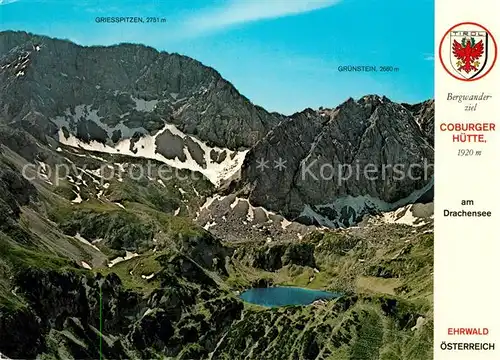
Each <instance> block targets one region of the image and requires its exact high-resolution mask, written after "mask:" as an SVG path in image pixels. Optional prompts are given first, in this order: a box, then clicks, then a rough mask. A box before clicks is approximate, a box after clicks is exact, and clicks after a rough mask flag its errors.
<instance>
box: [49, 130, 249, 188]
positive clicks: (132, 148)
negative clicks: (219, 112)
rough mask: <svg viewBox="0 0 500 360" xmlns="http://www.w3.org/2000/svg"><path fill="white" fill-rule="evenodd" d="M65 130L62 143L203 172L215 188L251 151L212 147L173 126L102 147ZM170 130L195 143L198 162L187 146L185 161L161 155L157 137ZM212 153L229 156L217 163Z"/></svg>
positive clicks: (60, 135) (61, 138)
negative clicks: (135, 138)
mask: <svg viewBox="0 0 500 360" xmlns="http://www.w3.org/2000/svg"><path fill="white" fill-rule="evenodd" d="M65 124H66V123H63V122H59V123H58V125H60V126H62V127H63V126H65ZM62 127H61V128H60V130H59V134H58V135H59V142H60V143H62V144H64V145H67V146H71V147H74V148H81V149H84V150H88V151H96V152H102V153H109V154H121V155H128V156H132V157H140V158H147V159H153V160H158V161H160V162H163V163H165V164H167V165H169V166H171V167H174V168H178V169H186V170H191V171H195V172H200V173H201V174H203V175H204V176H205V177H206V178H207V179H208V180H210V181H211V182H212V183H213V184H214V185H216V186H218V185H219V184H220V183H221V182H222V181H223V180H225V179H227V178H229V177H231V176H232V175H233V174H234V173H235V172H237V171H238V170H239V169H240V168H241V165H242V164H243V161H244V159H245V155H246V153H247V152H248V150H244V151H237V152H235V151H232V150H230V149H225V148H219V147H210V146H208V145H207V144H205V143H204V142H202V141H200V140H198V139H196V138H194V137H192V136H189V135H186V134H184V133H183V132H182V131H180V130H178V129H177V128H176V127H175V125H172V124H167V125H165V127H164V128H163V129H162V130H160V131H159V132H158V133H156V134H155V135H149V134H148V135H144V136H143V137H141V138H140V139H138V140H137V141H135V142H133V141H132V139H130V138H128V139H123V140H121V141H119V142H118V143H116V144H115V145H108V144H103V143H101V142H99V141H95V140H91V141H89V142H85V141H83V140H80V139H78V138H77V137H76V136H75V135H73V134H68V136H66V135H65V134H64V131H63V129H62ZM167 131H168V132H169V134H171V135H174V136H177V138H180V139H182V140H183V141H185V142H186V141H188V142H189V143H190V144H195V146H197V148H198V153H197V156H196V159H195V156H194V155H193V153H192V151H190V150H189V149H188V147H187V146H186V145H184V146H183V148H182V149H180V150H181V151H182V153H181V154H180V155H181V157H182V159H179V156H176V157H175V158H173V159H172V158H166V157H165V156H164V155H162V154H160V153H159V152H158V143H157V138H158V137H159V136H161V135H162V134H164V133H165V132H167ZM160 145H163V144H160ZM167 145H169V144H167ZM177 145H178V144H177ZM213 153H215V154H230V155H226V156H225V157H224V158H223V159H222V160H220V159H219V161H217V160H216V159H214V158H213V156H211V154H213Z"/></svg>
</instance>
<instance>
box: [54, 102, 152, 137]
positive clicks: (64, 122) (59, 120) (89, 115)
mask: <svg viewBox="0 0 500 360" xmlns="http://www.w3.org/2000/svg"><path fill="white" fill-rule="evenodd" d="M137 104H138V103H137V102H136V107H138V108H141V109H149V107H150V106H151V105H150V104H149V105H146V104H145V102H144V103H141V102H139V105H137ZM148 106H149V107H148ZM155 106H156V105H155ZM141 111H146V110H141ZM73 112H74V114H73ZM98 113H99V110H98V109H93V108H92V105H85V104H82V105H77V106H76V107H75V108H74V109H73V111H71V109H69V108H68V109H66V110H65V112H64V114H63V115H62V116H57V117H55V118H53V119H52V122H53V123H54V124H56V125H57V126H58V127H59V128H63V127H66V128H67V129H70V130H74V129H76V126H77V124H78V122H80V121H92V122H94V123H95V124H96V125H97V126H99V127H100V128H101V129H103V130H104V131H106V133H107V135H108V137H109V138H112V136H113V133H114V132H115V131H120V132H121V137H122V138H128V137H132V136H133V135H134V134H135V133H141V134H146V133H147V131H146V129H144V128H143V127H136V128H129V127H127V126H126V125H124V124H123V120H122V121H121V122H120V123H118V124H117V125H115V126H109V125H107V124H105V123H103V122H102V119H103V117H102V116H99V114H98ZM124 115H125V114H124Z"/></svg>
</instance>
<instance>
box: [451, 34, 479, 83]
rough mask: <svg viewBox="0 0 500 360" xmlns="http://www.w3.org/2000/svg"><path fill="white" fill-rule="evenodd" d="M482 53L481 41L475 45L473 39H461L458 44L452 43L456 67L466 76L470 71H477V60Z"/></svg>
mask: <svg viewBox="0 0 500 360" xmlns="http://www.w3.org/2000/svg"><path fill="white" fill-rule="evenodd" d="M483 53H484V44H483V40H480V41H479V42H478V43H477V44H476V41H475V40H474V38H465V37H464V38H463V39H462V42H461V43H459V42H458V41H457V40H454V41H453V55H455V57H456V58H457V59H458V61H457V67H458V70H459V71H462V70H463V71H465V72H466V73H467V74H468V73H470V72H471V71H478V68H479V65H480V62H479V61H478V59H479V58H480V57H481V56H482V55H483Z"/></svg>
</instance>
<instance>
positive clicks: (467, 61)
mask: <svg viewBox="0 0 500 360" xmlns="http://www.w3.org/2000/svg"><path fill="white" fill-rule="evenodd" d="M439 51H440V54H439V56H440V59H441V63H442V64H443V66H444V67H445V70H446V71H447V72H448V73H449V74H450V75H452V76H453V77H455V78H457V79H459V80H464V81H473V80H478V79H480V78H482V77H483V76H485V75H486V74H487V73H488V72H489V71H490V70H491V68H492V67H493V64H494V63H495V60H496V52H497V49H496V43H495V40H494V38H493V37H492V36H491V34H490V33H489V31H488V30H487V29H486V28H484V27H483V26H481V25H479V24H475V23H462V24H458V25H455V26H454V27H453V28H451V29H450V30H448V32H447V33H446V34H445V36H444V37H443V39H442V40H441V44H440V47H439ZM446 58H448V60H446Z"/></svg>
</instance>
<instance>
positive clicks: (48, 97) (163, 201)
mask: <svg viewBox="0 0 500 360" xmlns="http://www.w3.org/2000/svg"><path fill="white" fill-rule="evenodd" d="M432 116H433V105H432V102H430V103H425V104H418V105H406V104H396V103H394V102H392V101H390V100H389V99H387V98H385V97H379V96H366V97H363V98H362V99H359V100H353V99H349V100H348V101H347V102H345V103H343V104H341V105H339V106H338V107H337V108H334V109H318V110H312V109H306V110H304V111H302V112H300V113H297V114H294V115H293V116H291V117H286V116H283V115H280V114H271V113H268V112H266V111H265V110H263V109H261V108H259V107H257V106H255V105H253V104H251V103H250V102H249V101H248V100H247V99H245V98H244V97H242V96H241V95H240V94H239V93H238V92H237V91H236V89H235V88H234V87H233V86H232V85H231V84H230V83H228V82H227V81H226V80H224V79H222V78H220V75H218V73H217V72H216V71H215V70H213V69H210V68H207V67H204V66H202V65H201V64H200V63H198V62H196V61H195V60H192V59H189V58H186V57H183V56H180V55H176V54H167V53H159V52H157V51H156V50H154V49H151V48H147V47H145V46H139V45H131V44H122V45H117V46H112V47H81V46H77V45H75V44H72V43H70V42H68V41H62V40H55V39H50V38H47V37H43V36H37V35H32V34H27V33H24V32H2V33H0V210H1V211H2V213H3V214H6V216H4V217H2V218H0V357H4V356H6V357H9V358H13V359H16V358H24V359H35V358H37V359H42V360H56V359H97V358H102V359H118V358H129V359H145V358H147V359H153V358H154V359H165V358H168V359H176V360H192V359H209V360H216V359H242V360H243V359H247V360H248V359H259V360H260V359H263V358H269V359H273V360H281V359H283V360H285V359H290V357H293V358H294V359H297V360H313V359H315V360H348V359H374V360H375V359H376V360H386V359H398V360H427V359H429V357H430V356H431V354H432V349H433V347H432V333H433V330H432V327H433V323H432V288H433V285H432V275H431V274H432V268H433V261H432V260H433V259H432V257H433V224H432V203H428V204H416V205H412V204H411V203H412V202H420V200H421V199H422V198H424V197H425V196H423V197H420V198H419V199H417V195H420V193H422V192H425V194H424V195H428V194H429V193H432V191H431V188H432V182H431V181H428V182H426V181H423V180H415V179H407V178H405V179H402V180H400V181H398V182H395V183H392V184H391V181H390V178H388V179H378V180H373V181H366V179H361V180H359V181H354V179H351V180H348V179H347V180H346V181H345V182H341V183H340V184H338V183H337V182H336V181H328V180H324V179H318V181H316V180H314V181H311V179H305V180H302V178H301V176H300V170H301V165H302V164H303V163H307V162H308V161H316V162H317V167H319V168H320V169H321V166H322V165H324V164H328V163H335V164H336V163H340V164H356V163H359V164H370V163H373V164H376V165H377V166H382V165H384V164H396V163H398V162H401V163H402V164H403V165H405V166H406V165H410V164H412V163H416V164H422V162H423V161H424V160H425V159H432V145H431V141H430V138H429V136H431V133H430V132H429V129H430V125H429V124H430V121H431V120H430V119H431V118H432ZM428 125H429V126H428ZM280 158H281V161H280ZM257 161H267V163H265V164H264V163H262V164H264V165H267V167H266V166H262V167H259V168H257V167H256V166H257V165H258V163H257ZM275 161H276V162H278V164H281V166H278V168H275V166H277V165H276V163H275ZM307 164H309V163H307ZM144 167H147V168H148V170H149V171H148V172H147V173H142V174H141V173H140V171H139V170H140V169H142V168H144ZM58 168H59V169H64V170H65V172H63V173H58V172H57V171H56V169H58ZM309 169H310V171H311V174H315V173H316V170H317V169H316V168H314V167H311V168H309ZM162 170H163V171H165V170H166V171H167V174H168V175H169V177H168V179H165V178H163V177H162V176H161V171H162ZM110 172H111V173H112V174H113V176H109V173H110ZM172 174H174V175H176V176H170V175H172ZM311 174H309V173H308V176H309V177H311ZM228 179H229V180H228ZM427 190H429V191H427ZM335 199H340V200H337V202H335V201H336V200H335ZM332 200H333V201H332ZM427 200H432V196H430V197H428V198H427ZM406 203H408V205H406ZM402 205H406V206H404V207H402V208H400V209H394V208H395V207H398V206H402ZM307 207H309V208H307ZM304 209H306V210H307V209H308V211H305V210H304ZM386 210H394V211H389V212H384V211H386ZM381 212H383V213H381ZM354 223H355V224H356V225H357V226H350V225H352V224H354ZM262 286H298V287H304V288H308V289H322V290H329V291H332V292H338V293H340V294H341V296H340V297H338V298H335V299H332V300H328V301H321V302H316V303H314V304H310V305H304V306H293V307H284V308H277V309H269V308H265V307H260V306H257V305H254V304H249V303H246V302H244V301H242V299H241V298H240V294H241V292H242V291H244V290H246V289H249V288H252V287H262Z"/></svg>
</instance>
